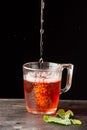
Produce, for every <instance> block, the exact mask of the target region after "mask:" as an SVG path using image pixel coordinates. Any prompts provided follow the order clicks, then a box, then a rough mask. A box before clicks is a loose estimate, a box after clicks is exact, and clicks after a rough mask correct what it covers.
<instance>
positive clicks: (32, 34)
mask: <svg viewBox="0 0 87 130" xmlns="http://www.w3.org/2000/svg"><path fill="white" fill-rule="evenodd" d="M39 29H40V0H31V1H29V2H26V1H23V2H22V1H21V2H20V3H19V2H18V1H17V2H16V1H7V2H5V3H4V2H2V3H1V8H0V66H1V67H0V77H1V78H0V81H1V83H0V84H1V85H0V98H23V97H24V92H23V78H22V74H23V73H22V65H23V64H24V63H25V62H28V61H38V60H39V58H40V44H39V43H40V42H39V39H40V34H39ZM86 34H87V6H86V3H84V1H82V0H79V1H78V2H76V1H73V0H71V1H69V0H67V1H57V0H55V1H50V0H45V10H44V38H43V41H44V45H43V50H44V51H43V59H44V61H52V62H58V63H73V64H74V73H73V82H72V87H71V89H70V90H69V91H68V92H67V93H65V94H63V95H61V99H62V98H63V99H87V91H86V90H87V89H86V87H87V85H86V80H87V78H86V73H87V68H86V67H87V61H86V55H87V54H86V43H87V35H86Z"/></svg>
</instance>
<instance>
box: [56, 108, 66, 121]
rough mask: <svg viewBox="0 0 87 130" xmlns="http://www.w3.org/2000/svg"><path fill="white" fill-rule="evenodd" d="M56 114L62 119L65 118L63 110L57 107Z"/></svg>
mask: <svg viewBox="0 0 87 130" xmlns="http://www.w3.org/2000/svg"><path fill="white" fill-rule="evenodd" d="M56 116H59V117H60V118H62V119H64V118H65V110H64V109H59V110H58V111H57V113H56Z"/></svg>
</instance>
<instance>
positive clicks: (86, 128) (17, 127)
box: [0, 99, 87, 130]
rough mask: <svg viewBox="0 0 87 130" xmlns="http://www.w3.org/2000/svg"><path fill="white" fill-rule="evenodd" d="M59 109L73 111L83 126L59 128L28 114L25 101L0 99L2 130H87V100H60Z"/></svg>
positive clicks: (0, 125) (0, 124)
mask: <svg viewBox="0 0 87 130" xmlns="http://www.w3.org/2000/svg"><path fill="white" fill-rule="evenodd" d="M59 108H64V109H65V110H68V109H71V110H73V112H74V113H75V117H76V118H78V119H80V120H81V121H82V122H83V124H82V125H81V126H73V125H72V126H59V125H53V124H48V123H46V122H44V121H43V119H42V115H34V114H30V113H28V112H27V110H26V107H25V100H24V99H0V130H87V100H82V101H81V100H60V102H59Z"/></svg>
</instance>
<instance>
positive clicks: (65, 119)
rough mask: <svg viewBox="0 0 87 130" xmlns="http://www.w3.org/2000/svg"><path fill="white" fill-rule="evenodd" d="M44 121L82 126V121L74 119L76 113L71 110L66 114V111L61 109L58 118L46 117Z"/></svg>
mask: <svg viewBox="0 0 87 130" xmlns="http://www.w3.org/2000/svg"><path fill="white" fill-rule="evenodd" d="M43 120H44V121H45V122H48V123H57V124H60V125H81V124H82V121H80V120H79V119H75V118H74V113H73V112H72V111H71V110H67V111H66V112H65V110H64V109H59V110H58V111H57V112H56V116H49V115H44V116H43Z"/></svg>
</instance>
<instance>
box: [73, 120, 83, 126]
mask: <svg viewBox="0 0 87 130" xmlns="http://www.w3.org/2000/svg"><path fill="white" fill-rule="evenodd" d="M71 123H72V124H73V125H81V124H82V122H81V121H80V120H78V119H71Z"/></svg>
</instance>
